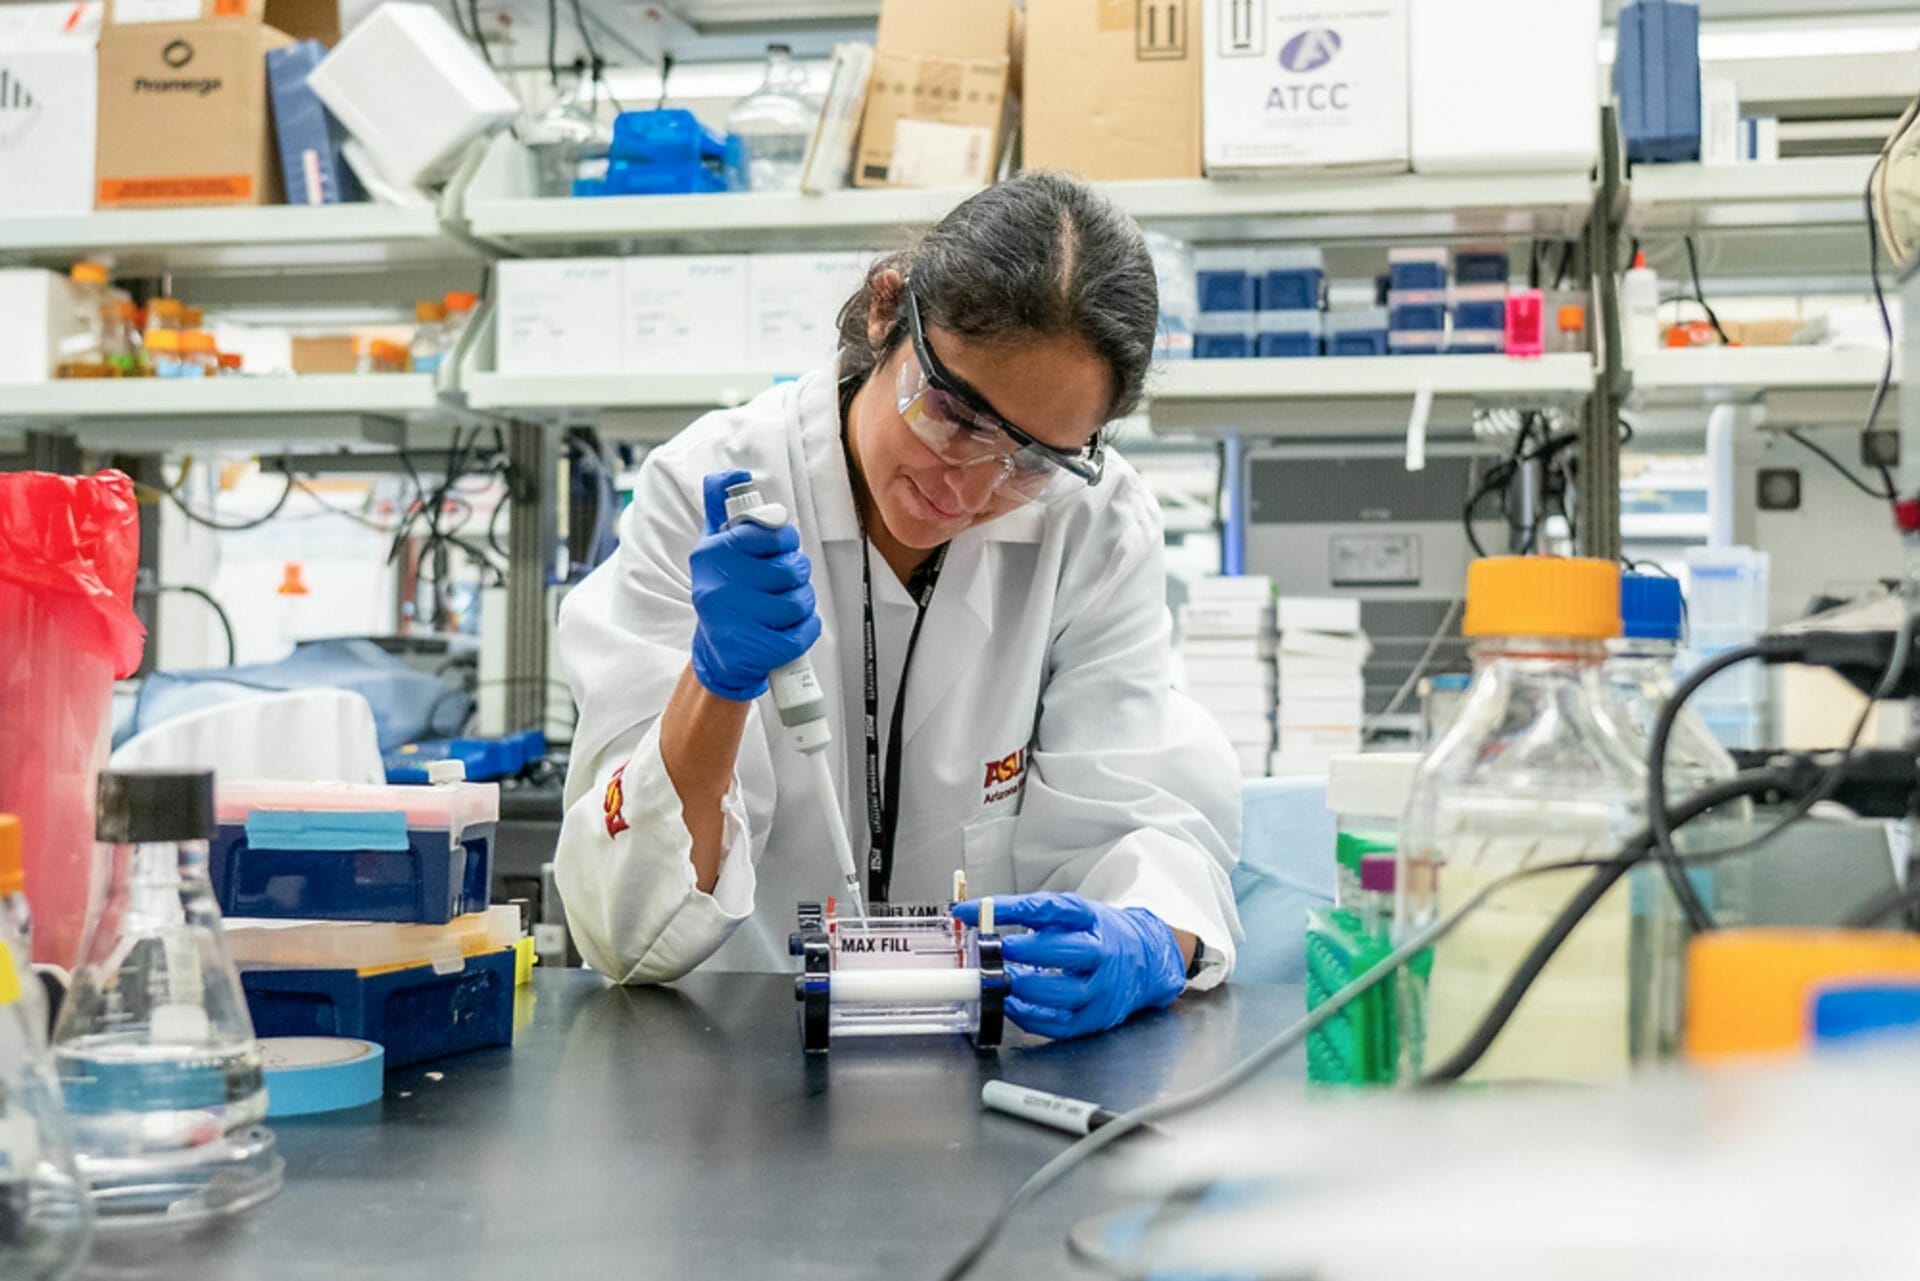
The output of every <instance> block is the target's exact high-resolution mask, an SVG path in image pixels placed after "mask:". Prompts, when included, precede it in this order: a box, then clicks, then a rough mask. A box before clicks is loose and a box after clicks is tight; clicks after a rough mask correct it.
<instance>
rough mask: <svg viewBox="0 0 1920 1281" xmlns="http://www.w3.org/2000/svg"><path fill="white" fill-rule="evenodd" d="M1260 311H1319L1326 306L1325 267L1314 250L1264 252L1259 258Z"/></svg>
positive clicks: (1316, 250)
mask: <svg viewBox="0 0 1920 1281" xmlns="http://www.w3.org/2000/svg"><path fill="white" fill-rule="evenodd" d="M1259 265H1260V278H1259V287H1260V310H1261V311H1319V310H1320V309H1321V308H1323V307H1324V306H1326V298H1327V264H1326V257H1325V255H1324V254H1322V253H1321V251H1320V250H1318V249H1312V248H1305V249H1302V248H1288V249H1265V250H1262V251H1261V253H1260V257H1259Z"/></svg>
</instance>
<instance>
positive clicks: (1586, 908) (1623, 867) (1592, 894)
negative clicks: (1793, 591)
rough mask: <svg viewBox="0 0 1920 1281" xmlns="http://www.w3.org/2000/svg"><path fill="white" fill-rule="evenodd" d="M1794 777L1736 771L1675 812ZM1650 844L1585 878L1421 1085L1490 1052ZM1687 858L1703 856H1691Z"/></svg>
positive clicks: (1679, 816) (1450, 1078) (1693, 811)
mask: <svg viewBox="0 0 1920 1281" xmlns="http://www.w3.org/2000/svg"><path fill="white" fill-rule="evenodd" d="M1795 777H1796V776H1795V774H1794V773H1793V772H1792V771H1791V770H1786V769H1759V770H1750V771H1748V772H1747V773H1744V774H1737V775H1735V776H1734V777H1732V778H1730V779H1727V780H1726V781H1725V782H1722V783H1716V784H1713V785H1712V786H1709V787H1707V788H1704V789H1702V790H1701V791H1699V792H1696V793H1695V794H1694V795H1692V796H1689V797H1688V798H1687V799H1686V800H1684V801H1682V802H1681V803H1680V804H1679V805H1678V806H1676V807H1675V808H1674V810H1673V818H1674V820H1675V821H1676V822H1677V823H1680V824H1683V825H1684V824H1686V823H1688V822H1690V821H1692V820H1693V819H1695V818H1698V817H1699V816H1700V815H1702V814H1705V813H1706V812H1707V811H1709V810H1711V809H1713V808H1715V807H1716V806H1720V805H1724V804H1726V803H1727V802H1728V801H1733V800H1740V799H1742V798H1745V797H1751V796H1764V795H1766V794H1767V793H1769V792H1775V791H1779V790H1780V789H1782V788H1785V787H1789V786H1791V785H1792V783H1793V782H1794V780H1795ZM1652 844H1653V833H1652V831H1651V830H1650V829H1642V830H1641V831H1640V832H1639V833H1637V834H1636V835H1635V836H1634V838H1633V839H1632V840H1631V841H1629V842H1628V843H1627V846H1626V848H1625V849H1624V850H1622V851H1621V856H1620V858H1619V859H1617V860H1616V861H1614V862H1611V863H1609V864H1607V865H1606V866H1605V867H1602V868H1599V869H1597V870H1596V871H1595V872H1594V874H1593V875H1592V876H1591V877H1589V878H1588V880H1587V883H1586V884H1585V885H1583V886H1581V887H1580V892H1579V893H1578V894H1576V895H1574V897H1573V898H1571V899H1569V900H1568V901H1567V904H1566V906H1565V907H1563V908H1562V909H1561V911H1560V914H1559V915H1558V916H1556V917H1555V918H1554V920H1553V924H1551V925H1550V926H1548V927H1547V930H1546V932H1545V933H1544V934H1542V935H1541V936H1540V938H1539V940H1538V941H1536V942H1535V943H1534V945H1533V947H1532V949H1531V950H1530V951H1528V953H1527V955H1526V957H1525V959H1523V960H1522V961H1521V962H1520V966H1519V968H1518V969H1516V970H1515V971H1514V972H1513V977H1512V978H1510V979H1509V980H1508V981H1507V985H1506V987H1505V988H1503V989H1502V990H1501V992H1500V996H1499V997H1498V999H1496V1000H1495V1001H1494V1003H1493V1005H1492V1007H1491V1008H1490V1009H1488V1011H1487V1013H1486V1015H1485V1017H1483V1018H1482V1019H1481V1021H1480V1023H1479V1025H1478V1026H1476V1027H1475V1028H1474V1030H1473V1032H1472V1033H1471V1034H1470V1035H1469V1036H1468V1037H1467V1039H1466V1040H1465V1041H1463V1042H1461V1044H1460V1047H1459V1048H1458V1049H1456V1050H1455V1051H1454V1052H1453V1053H1452V1054H1450V1055H1448V1056H1447V1058H1446V1060H1445V1061H1444V1062H1442V1063H1441V1064H1440V1065H1439V1066H1438V1067H1435V1068H1433V1069H1431V1070H1430V1071H1428V1072H1427V1073H1426V1074H1425V1075H1424V1076H1422V1077H1421V1078H1420V1080H1419V1082H1418V1083H1419V1084H1420V1085H1422V1086H1434V1085H1445V1084H1449V1083H1451V1082H1454V1081H1458V1080H1460V1079H1461V1078H1462V1077H1464V1076H1465V1075H1466V1074H1467V1073H1468V1072H1471V1071H1472V1070H1473V1069H1474V1066H1475V1065H1476V1064H1478V1063H1479V1062H1480V1060H1481V1059H1482V1058H1484V1057H1486V1054H1487V1051H1488V1050H1490V1049H1492V1048H1493V1043H1494V1042H1495V1041H1496V1040H1497V1039H1498V1038H1499V1036H1500V1033H1501V1032H1502V1031H1504V1030H1505V1028H1506V1026H1507V1023H1508V1021H1509V1020H1510V1019H1512V1018H1513V1015H1514V1012H1515V1011H1516V1010H1518V1009H1519V1008H1520V1002H1521V1000H1522V999H1524V998H1525V997H1526V994H1527V993H1528V991H1530V990H1531V989H1532V987H1533V985H1534V983H1535V982H1536V981H1537V980H1538V979H1539V977H1540V975H1541V973H1542V972H1543V971H1544V970H1545V969H1546V967H1547V965H1548V963H1549V962H1550V961H1552V960H1553V957H1554V954H1555V953H1557V952H1558V951H1559V950H1560V946H1561V944H1563V943H1565V942H1566V941H1567V939H1568V937H1569V936H1570V935H1572V933H1573V931H1574V930H1575V929H1576V928H1577V927H1578V926H1579V924H1580V922H1581V921H1583V920H1585V919H1586V916H1587V913H1589V912H1591V911H1592V910H1593V909H1594V908H1595V907H1596V906H1598V905H1599V903H1600V900H1601V899H1602V898H1604V897H1606V894H1607V891H1608V890H1610V889H1612V888H1613V887H1614V886H1615V885H1616V884H1618V882H1619V880H1620V878H1621V877H1622V876H1624V875H1626V873H1627V872H1628V871H1629V870H1631V868H1632V867H1633V866H1634V864H1635V863H1638V862H1641V861H1643V860H1644V859H1645V858H1646V856H1647V854H1648V852H1649V851H1650V849H1651V848H1652ZM1687 861H1688V862H1698V861H1701V860H1700V859H1698V858H1689V859H1688V860H1687Z"/></svg>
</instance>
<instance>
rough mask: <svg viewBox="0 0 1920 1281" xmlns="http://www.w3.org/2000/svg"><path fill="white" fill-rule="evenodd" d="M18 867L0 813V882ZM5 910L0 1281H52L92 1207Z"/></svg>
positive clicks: (81, 1239) (31, 982)
mask: <svg viewBox="0 0 1920 1281" xmlns="http://www.w3.org/2000/svg"><path fill="white" fill-rule="evenodd" d="M19 862H20V824H19V821H18V820H17V819H15V818H13V817H12V816H11V815H7V814H0V879H4V878H5V877H6V876H7V875H8V870H9V868H11V869H12V871H13V872H14V873H16V874H17V872H18V868H19ZM5 907H6V904H5V903H4V902H0V1277H8V1278H13V1277H19V1278H22V1281H58V1279H59V1278H64V1277H69V1276H72V1275H73V1272H74V1269H76V1268H78V1267H79V1266H80V1261H81V1260H82V1259H83V1258H85V1257H86V1253H87V1242H88V1240H89V1238H90V1237H91V1236H92V1234H93V1208H92V1205H91V1203H90V1202H89V1201H88V1199H87V1185H86V1184H85V1183H84V1182H82V1181H81V1178H80V1174H79V1171H78V1170H76V1169H75V1168H74V1162H73V1136H72V1134H71V1133H69V1131H68V1129H67V1119H66V1113H65V1110H64V1109H63V1108H62V1107H61V1106H60V1088H59V1084H58V1083H57V1082H56V1081H55V1080H54V1076H53V1069H52V1068H51V1067H49V1066H48V1063H47V1053H46V1027H45V1018H46V1015H45V1013H44V1010H45V1007H44V1006H39V1007H33V1008H30V1007H29V1006H28V1004H27V1002H26V999H25V998H26V997H27V996H28V995H30V994H33V995H37V994H38V991H39V980H38V979H37V978H35V977H34V976H33V972H32V971H31V970H30V969H29V970H26V971H25V978H24V980H23V978H22V967H21V966H20V965H19V961H20V959H21V958H22V956H23V955H24V952H23V949H22V942H21V940H20V938H19V937H18V936H17V935H16V934H15V932H14V930H13V927H12V925H11V923H10V921H9V920H8V919H6V916H7V914H6V912H5V911H4V909H5ZM34 1008H37V1009H38V1010H40V1011H41V1012H40V1013H39V1015H38V1017H39V1019H40V1020H41V1025H40V1026H39V1027H38V1028H36V1027H34V1026H33V1019H34V1018H35V1017H36V1016H35V1014H34V1012H33V1009H34Z"/></svg>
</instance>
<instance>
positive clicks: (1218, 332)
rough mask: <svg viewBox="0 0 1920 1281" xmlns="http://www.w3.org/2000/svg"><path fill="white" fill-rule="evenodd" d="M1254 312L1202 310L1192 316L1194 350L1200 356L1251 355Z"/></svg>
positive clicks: (1242, 357) (1210, 358) (1221, 357)
mask: <svg viewBox="0 0 1920 1281" xmlns="http://www.w3.org/2000/svg"><path fill="white" fill-rule="evenodd" d="M1255 324H1256V321H1255V313H1253V312H1251V311H1202V312H1201V313H1200V314H1199V315H1198V316H1195V317H1194V320H1193V354H1194V357H1195V358H1196V359H1199V360H1242V359H1245V358H1246V357H1248V356H1251V355H1253V352H1254V328H1255Z"/></svg>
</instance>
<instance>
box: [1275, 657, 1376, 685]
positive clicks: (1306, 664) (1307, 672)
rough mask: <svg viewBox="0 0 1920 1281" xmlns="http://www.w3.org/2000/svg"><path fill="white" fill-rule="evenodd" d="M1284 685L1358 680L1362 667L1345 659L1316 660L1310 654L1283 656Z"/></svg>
mask: <svg viewBox="0 0 1920 1281" xmlns="http://www.w3.org/2000/svg"><path fill="white" fill-rule="evenodd" d="M1279 670H1280V683H1281V684H1282V685H1292V684H1311V683H1313V682H1314V681H1338V680H1351V679H1357V678H1358V677H1359V676H1360V671H1361V667H1360V664H1359V663H1357V662H1353V661H1352V660H1350V659H1345V658H1316V657H1314V656H1312V655H1310V654H1282V655H1280V661H1279Z"/></svg>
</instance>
